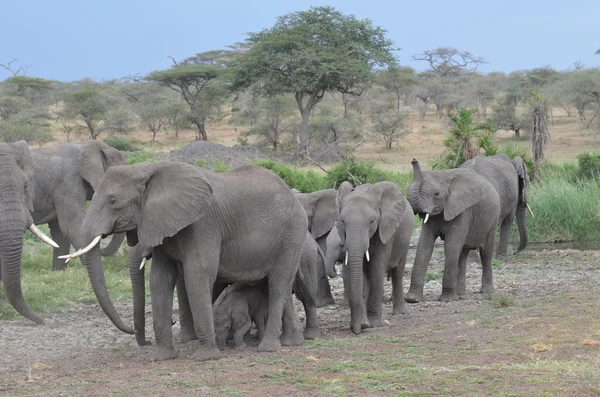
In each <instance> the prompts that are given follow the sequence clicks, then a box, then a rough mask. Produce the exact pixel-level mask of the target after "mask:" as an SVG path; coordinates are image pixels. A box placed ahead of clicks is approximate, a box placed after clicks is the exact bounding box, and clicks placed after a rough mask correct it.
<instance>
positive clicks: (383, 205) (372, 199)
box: [336, 182, 405, 334]
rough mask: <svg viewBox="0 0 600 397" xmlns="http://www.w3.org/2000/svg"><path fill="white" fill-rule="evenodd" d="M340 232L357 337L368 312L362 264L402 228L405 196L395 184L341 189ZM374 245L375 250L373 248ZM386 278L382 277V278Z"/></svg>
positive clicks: (347, 186) (384, 183)
mask: <svg viewBox="0 0 600 397" xmlns="http://www.w3.org/2000/svg"><path fill="white" fill-rule="evenodd" d="M337 208H338V218H337V223H336V227H337V232H338V234H339V237H340V240H341V244H343V246H344V249H345V256H344V258H345V259H344V262H345V264H346V265H347V267H348V277H349V279H348V287H349V291H348V299H349V303H350V313H351V320H350V321H351V328H352V331H353V332H354V333H356V334H358V333H360V332H361V329H362V328H365V327H366V326H368V324H364V319H365V317H366V310H365V306H364V301H363V291H362V290H363V263H364V262H363V261H364V259H366V261H367V262H369V261H370V260H371V258H370V254H369V248H372V249H373V254H374V255H378V252H377V251H378V250H381V247H382V246H383V245H385V244H387V243H388V241H390V240H391V239H392V236H393V235H394V234H395V233H396V230H397V229H398V227H399V226H400V223H401V220H402V215H403V213H404V210H405V201H404V200H402V192H401V191H400V189H399V188H398V186H396V185H395V184H394V183H391V182H378V183H376V184H373V185H371V184H365V185H360V186H358V187H356V188H353V187H352V185H351V184H350V183H349V182H344V183H342V184H341V185H340V188H339V190H338V195H337ZM371 245H375V247H371ZM381 276H382V277H383V273H382V275H381Z"/></svg>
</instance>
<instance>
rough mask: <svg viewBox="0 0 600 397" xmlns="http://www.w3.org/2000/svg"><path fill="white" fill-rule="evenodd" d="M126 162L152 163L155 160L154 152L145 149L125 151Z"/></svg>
mask: <svg viewBox="0 0 600 397" xmlns="http://www.w3.org/2000/svg"><path fill="white" fill-rule="evenodd" d="M126 157H127V164H137V163H154V162H156V153H154V152H147V151H143V150H142V151H139V152H133V153H127V154H126Z"/></svg>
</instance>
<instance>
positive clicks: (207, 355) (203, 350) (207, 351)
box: [192, 346, 223, 361]
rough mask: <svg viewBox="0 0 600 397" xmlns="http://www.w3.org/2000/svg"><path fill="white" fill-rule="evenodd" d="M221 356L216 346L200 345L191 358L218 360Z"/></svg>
mask: <svg viewBox="0 0 600 397" xmlns="http://www.w3.org/2000/svg"><path fill="white" fill-rule="evenodd" d="M221 357H223V353H221V350H219V349H218V348H217V347H216V346H200V347H199V348H198V349H197V350H196V351H195V352H194V354H192V360H196V361H208V360H218V359H220V358H221Z"/></svg>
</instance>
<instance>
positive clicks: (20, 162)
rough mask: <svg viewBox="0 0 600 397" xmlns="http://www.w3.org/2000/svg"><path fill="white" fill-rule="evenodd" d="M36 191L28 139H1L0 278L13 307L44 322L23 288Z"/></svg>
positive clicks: (32, 318)
mask: <svg viewBox="0 0 600 397" xmlns="http://www.w3.org/2000/svg"><path fill="white" fill-rule="evenodd" d="M34 195H35V182H34V180H33V161H32V160H31V153H30V151H29V147H28V146H27V142H25V141H19V142H16V143H4V142H2V143H0V280H1V281H2V282H3V283H4V289H5V290H6V298H7V299H8V301H9V302H10V304H11V305H12V307H14V308H15V310H16V311H17V312H18V313H19V314H21V315H22V316H24V317H26V318H28V319H29V320H31V321H33V322H35V323H36V324H43V323H44V319H43V318H42V317H40V315H39V314H37V313H36V312H34V311H33V310H32V309H31V307H29V305H28V304H27V302H26V301H25V297H24V296H23V290H22V289H21V254H22V252H23V235H24V233H25V231H26V230H27V229H28V228H29V226H31V224H32V223H33V219H32V218H31V211H32V210H33V197H34Z"/></svg>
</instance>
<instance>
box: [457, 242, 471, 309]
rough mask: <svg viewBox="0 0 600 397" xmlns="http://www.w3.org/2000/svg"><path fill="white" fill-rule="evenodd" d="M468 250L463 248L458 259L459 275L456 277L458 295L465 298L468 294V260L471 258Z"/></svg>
mask: <svg viewBox="0 0 600 397" xmlns="http://www.w3.org/2000/svg"><path fill="white" fill-rule="evenodd" d="M469 252H471V250H470V249H468V248H463V250H462V251H461V253H460V256H459V257H458V273H457V275H456V293H457V295H458V296H459V297H460V296H464V295H465V294H466V292H467V259H468V257H469Z"/></svg>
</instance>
